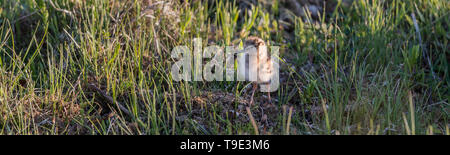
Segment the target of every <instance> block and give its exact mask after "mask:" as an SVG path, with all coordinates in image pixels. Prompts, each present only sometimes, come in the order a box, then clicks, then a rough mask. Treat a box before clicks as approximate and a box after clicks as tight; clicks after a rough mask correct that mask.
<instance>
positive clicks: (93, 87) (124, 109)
mask: <svg viewBox="0 0 450 155" xmlns="http://www.w3.org/2000/svg"><path fill="white" fill-rule="evenodd" d="M89 87H90V88H91V89H94V90H95V91H97V93H99V94H100V95H102V96H103V98H105V99H106V100H108V102H109V103H111V104H115V105H116V106H117V107H118V108H119V109H120V110H121V111H122V112H123V113H125V114H126V115H128V116H132V115H131V113H130V111H128V109H127V108H125V107H124V106H122V105H121V104H120V103H119V102H118V101H115V102H114V99H113V98H112V97H111V96H109V95H107V94H106V93H105V92H103V91H102V90H101V89H100V88H98V87H97V86H95V85H94V84H89Z"/></svg>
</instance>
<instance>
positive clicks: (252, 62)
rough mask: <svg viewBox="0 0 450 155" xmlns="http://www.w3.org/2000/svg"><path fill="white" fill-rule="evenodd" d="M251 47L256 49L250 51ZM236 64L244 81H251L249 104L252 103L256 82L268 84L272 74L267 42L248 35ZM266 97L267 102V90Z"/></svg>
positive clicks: (272, 67)
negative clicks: (251, 88)
mask: <svg viewBox="0 0 450 155" xmlns="http://www.w3.org/2000/svg"><path fill="white" fill-rule="evenodd" d="M253 47H254V48H253ZM252 49H253V50H254V49H256V51H252ZM251 52H254V53H251ZM252 54H255V55H256V56H255V55H252ZM237 64H238V68H239V70H240V71H241V72H239V71H238V74H239V75H240V76H241V77H245V80H246V81H252V84H253V90H252V96H251V99H250V105H253V102H254V99H253V97H254V95H255V91H256V89H257V88H258V84H259V85H270V79H272V77H273V76H274V65H273V62H272V60H271V57H270V56H269V55H268V50H267V44H266V43H265V42H264V40H263V39H261V38H259V37H256V36H249V37H248V38H247V39H246V40H245V42H244V49H243V52H242V54H241V55H239V56H238V60H237ZM255 76H256V77H255ZM255 78H256V79H255ZM268 97H269V102H271V97H270V92H268Z"/></svg>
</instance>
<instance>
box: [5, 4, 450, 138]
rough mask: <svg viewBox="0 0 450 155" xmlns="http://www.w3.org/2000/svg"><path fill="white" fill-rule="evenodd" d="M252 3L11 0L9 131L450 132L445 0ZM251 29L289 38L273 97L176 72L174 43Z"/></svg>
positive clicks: (224, 41)
mask: <svg viewBox="0 0 450 155" xmlns="http://www.w3.org/2000/svg"><path fill="white" fill-rule="evenodd" d="M252 2H253V1H247V0H237V1H215V0H210V1H204V0H192V1H153V0H134V1H133V0H86V1H84V0H1V1H0V134H102V135H103V134H105V135H106V134H152V135H159V134H165V135H169V134H200V135H203V134H256V133H258V134H447V135H448V134H449V132H450V131H449V127H450V126H449V110H450V106H449V103H448V102H449V99H450V94H449V81H450V77H449V67H448V62H449V58H450V50H449V46H448V39H449V38H450V33H449V32H450V31H449V20H450V18H449V12H450V3H449V1H445V0H408V1H402V0H370V1H369V0H355V1H354V2H353V3H350V4H348V5H343V2H342V1H341V0H330V1H327V3H323V4H324V5H327V8H330V7H331V8H332V10H331V11H329V10H328V9H321V10H322V11H321V12H313V13H315V14H317V15H316V16H312V14H313V13H311V10H310V9H308V8H304V10H302V11H305V12H307V14H306V15H305V16H296V15H295V14H294V13H293V12H295V10H294V11H293V10H292V9H290V8H289V7H288V6H287V3H288V2H287V1H283V0H275V1H258V3H252ZM313 11H314V10H313ZM309 13H311V14H309ZM248 36H258V37H261V38H263V39H264V40H266V42H267V43H268V44H269V45H276V46H280V47H281V48H280V58H279V59H280V66H281V68H280V88H279V89H278V91H276V92H274V93H272V94H271V97H272V100H273V103H272V104H270V103H267V101H268V99H267V95H266V94H265V93H257V94H256V95H255V104H254V105H253V106H251V107H249V108H248V110H247V108H246V107H247V106H248V104H247V103H248V102H249V100H250V95H251V89H249V88H250V86H251V84H250V83H249V82H238V81H236V82H234V81H233V82H229V81H223V82H219V81H215V82H202V81H200V82H185V81H184V82H175V81H173V80H172V77H171V75H170V68H171V65H172V64H173V63H174V60H173V59H172V58H171V57H170V53H171V50H172V49H173V48H174V47H175V46H178V45H186V46H188V47H190V48H192V47H193V39H194V38H201V39H202V40H203V43H202V45H203V47H206V46H208V45H219V46H223V47H224V46H226V45H239V44H240V43H241V41H243V40H245V38H247V37H248ZM249 114H251V115H249Z"/></svg>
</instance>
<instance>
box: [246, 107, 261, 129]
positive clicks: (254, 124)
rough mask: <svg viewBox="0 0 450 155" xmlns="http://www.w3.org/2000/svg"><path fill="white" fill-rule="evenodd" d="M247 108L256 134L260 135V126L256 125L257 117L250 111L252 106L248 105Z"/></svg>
mask: <svg viewBox="0 0 450 155" xmlns="http://www.w3.org/2000/svg"><path fill="white" fill-rule="evenodd" d="M246 110H247V114H248V117H249V118H250V122H251V123H252V125H253V128H255V134H256V135H259V132H258V126H257V125H256V122H255V118H253V115H252V112H251V111H250V108H249V107H246Z"/></svg>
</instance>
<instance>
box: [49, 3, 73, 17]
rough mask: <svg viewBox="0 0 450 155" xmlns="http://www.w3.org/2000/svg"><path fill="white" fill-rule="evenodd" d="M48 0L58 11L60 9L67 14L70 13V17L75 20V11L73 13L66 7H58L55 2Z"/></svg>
mask: <svg viewBox="0 0 450 155" xmlns="http://www.w3.org/2000/svg"><path fill="white" fill-rule="evenodd" d="M46 1H48V3H50V5H51V6H52V7H53V9H55V10H56V11H60V12H63V13H66V14H68V15H69V16H70V18H72V19H73V20H75V16H74V15H73V13H72V12H71V11H69V10H65V9H61V8H57V7H56V5H55V3H53V1H52V0H46Z"/></svg>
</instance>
